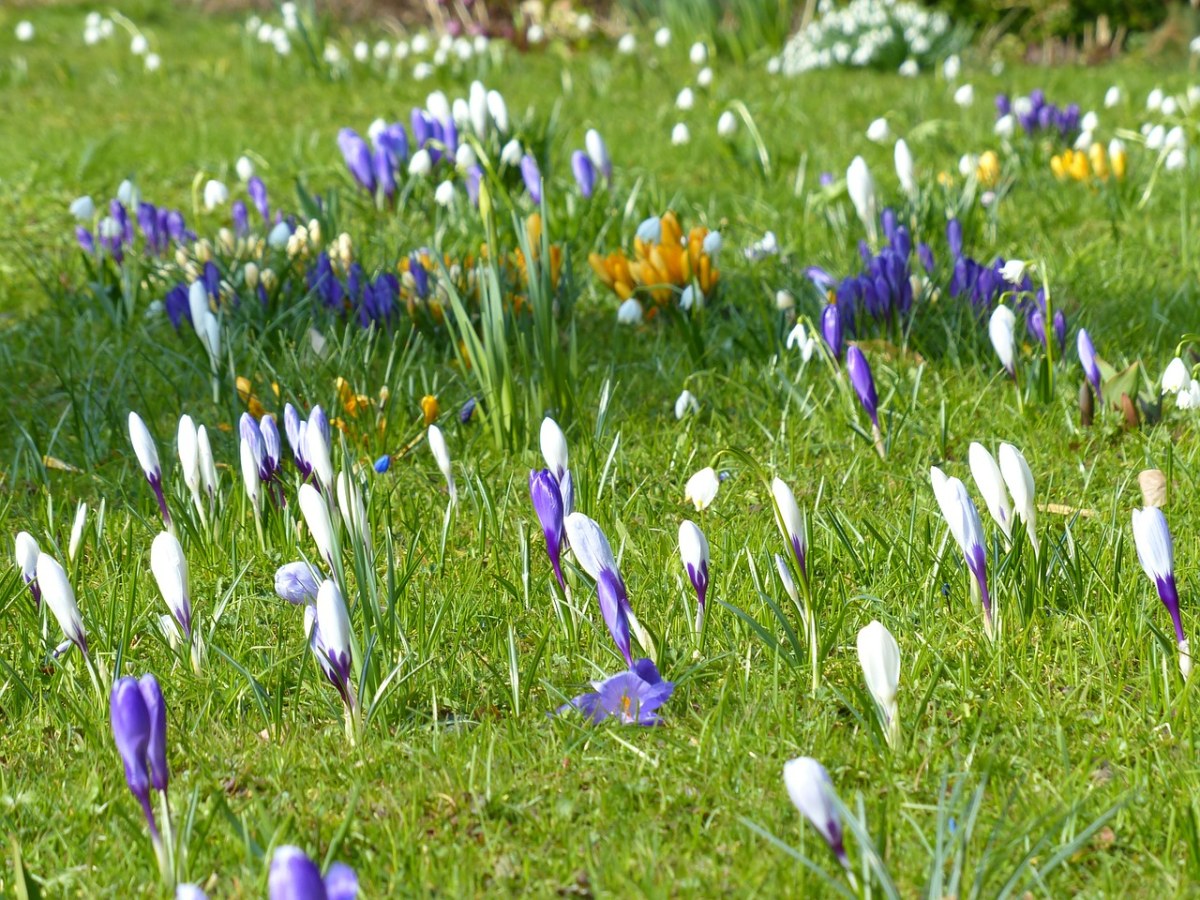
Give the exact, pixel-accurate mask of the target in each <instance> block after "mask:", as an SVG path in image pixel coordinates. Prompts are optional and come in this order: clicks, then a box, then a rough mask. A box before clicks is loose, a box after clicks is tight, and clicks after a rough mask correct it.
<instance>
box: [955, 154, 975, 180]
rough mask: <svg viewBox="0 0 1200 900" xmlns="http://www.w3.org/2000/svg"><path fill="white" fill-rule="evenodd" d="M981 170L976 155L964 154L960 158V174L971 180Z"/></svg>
mask: <svg viewBox="0 0 1200 900" xmlns="http://www.w3.org/2000/svg"><path fill="white" fill-rule="evenodd" d="M978 168H979V157H978V156H976V155H975V154H974V153H964V154H963V155H962V156H960V157H959V158H958V174H959V175H961V176H962V177H963V178H969V177H970V176H971V175H973V174H975V172H976V170H978Z"/></svg>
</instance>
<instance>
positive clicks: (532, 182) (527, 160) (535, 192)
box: [521, 153, 542, 206]
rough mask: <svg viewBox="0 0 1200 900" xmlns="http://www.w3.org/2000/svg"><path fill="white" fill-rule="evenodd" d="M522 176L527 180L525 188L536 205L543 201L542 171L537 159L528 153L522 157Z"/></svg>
mask: <svg viewBox="0 0 1200 900" xmlns="http://www.w3.org/2000/svg"><path fill="white" fill-rule="evenodd" d="M521 178H522V180H523V181H524V182H525V190H527V191H529V197H530V199H532V200H533V203H534V205H535V206H540V205H541V202H542V173H541V171H540V170H539V169H538V164H537V160H536V159H534V158H533V157H532V156H530V155H529V154H528V153H526V154H525V155H524V156H522V157H521Z"/></svg>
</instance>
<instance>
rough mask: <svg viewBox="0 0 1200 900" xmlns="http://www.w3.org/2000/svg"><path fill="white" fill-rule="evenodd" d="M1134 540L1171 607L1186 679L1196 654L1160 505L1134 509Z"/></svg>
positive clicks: (1161, 597)
mask: <svg viewBox="0 0 1200 900" xmlns="http://www.w3.org/2000/svg"><path fill="white" fill-rule="evenodd" d="M1133 543H1134V546H1135V547H1136V548H1137V555H1138V561H1139V562H1141V564H1142V569H1143V570H1144V571H1145V573H1146V577H1147V578H1149V579H1150V580H1151V581H1152V582H1153V583H1154V587H1155V589H1156V590H1157V591H1158V599H1159V600H1161V601H1162V604H1163V606H1165V607H1166V608H1167V613H1168V614H1169V615H1170V616H1171V624H1172V625H1174V626H1175V640H1176V642H1177V644H1178V646H1179V670H1180V671H1181V672H1182V673H1183V677H1184V678H1185V679H1186V678H1187V677H1188V675H1189V674H1190V673H1191V670H1192V656H1191V650H1190V647H1189V645H1188V641H1187V637H1186V636H1185V634H1184V631H1183V619H1182V617H1181V616H1180V613H1179V590H1178V588H1177V587H1176V585H1175V547H1174V543H1173V542H1172V540H1171V529H1170V528H1168V527H1167V517H1166V516H1164V515H1163V511H1162V510H1161V509H1159V508H1158V507H1157V506H1146V507H1143V508H1142V509H1135V510H1134V511H1133Z"/></svg>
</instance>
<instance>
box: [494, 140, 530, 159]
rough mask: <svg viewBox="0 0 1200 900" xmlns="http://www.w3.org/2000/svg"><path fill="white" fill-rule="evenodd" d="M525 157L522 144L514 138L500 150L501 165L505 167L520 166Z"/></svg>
mask: <svg viewBox="0 0 1200 900" xmlns="http://www.w3.org/2000/svg"><path fill="white" fill-rule="evenodd" d="M524 155H525V151H524V150H523V149H522V148H521V142H520V141H518V140H517V139H516V138H513V139H512V140H511V141H509V142H508V143H507V144H505V145H504V147H503V148H501V150H500V163H501V165H505V166H519V165H520V164H521V157H522V156H524Z"/></svg>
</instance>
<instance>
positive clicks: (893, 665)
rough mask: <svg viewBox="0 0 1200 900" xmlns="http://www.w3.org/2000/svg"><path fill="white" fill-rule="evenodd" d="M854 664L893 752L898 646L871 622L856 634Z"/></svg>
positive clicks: (896, 733)
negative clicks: (855, 658)
mask: <svg viewBox="0 0 1200 900" xmlns="http://www.w3.org/2000/svg"><path fill="white" fill-rule="evenodd" d="M858 662H859V664H860V665H861V666H862V670H863V676H864V677H865V678H866V680H867V689H868V690H869V691H870V692H871V696H872V697H874V698H875V702H876V703H877V704H879V710H880V712H881V713H882V715H883V720H884V723H885V726H886V734H887V741H888V744H889V745H890V746H891V747H892V748H893V749H895V748H896V745H897V744H898V743H899V739H900V717H899V711H898V708H897V704H896V691H897V688H898V687H899V685H900V645H899V644H897V643H896V639H895V638H894V637H893V636H892V633H891V632H890V631H888V630H887V628H886V627H884V625H883V624H882V623H880V622H874V621H873V622H871V623H870V624H869V625H867V626H866V627H865V628H863V629H862V630H861V631H859V632H858Z"/></svg>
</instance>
